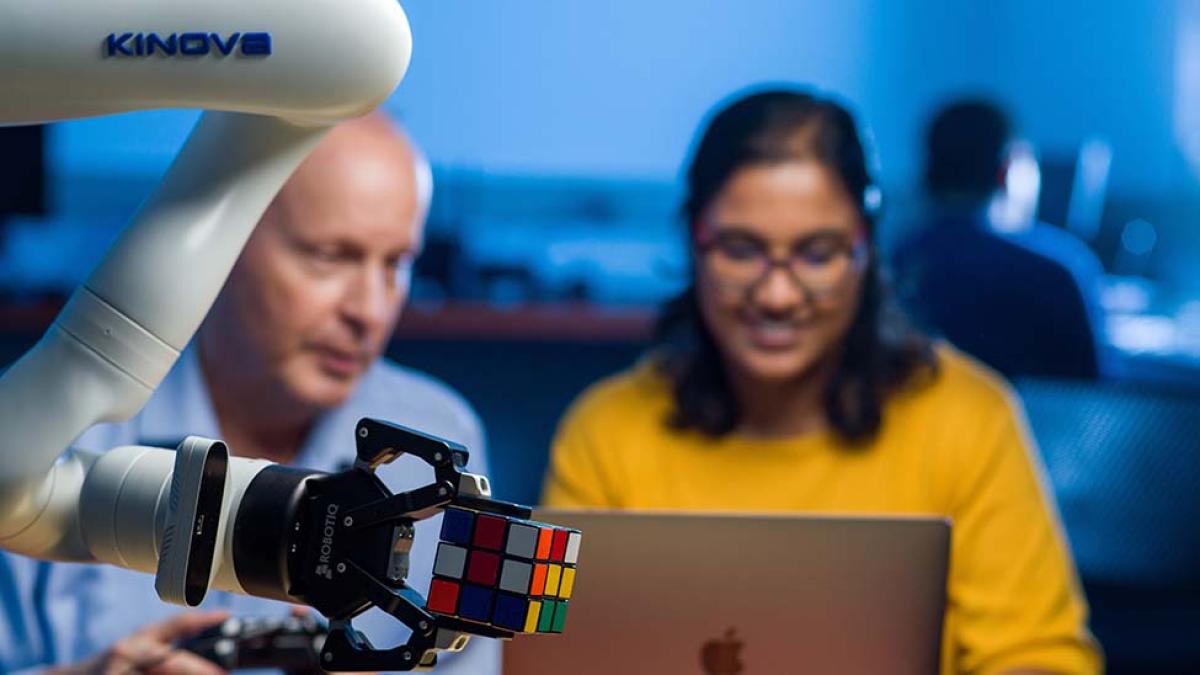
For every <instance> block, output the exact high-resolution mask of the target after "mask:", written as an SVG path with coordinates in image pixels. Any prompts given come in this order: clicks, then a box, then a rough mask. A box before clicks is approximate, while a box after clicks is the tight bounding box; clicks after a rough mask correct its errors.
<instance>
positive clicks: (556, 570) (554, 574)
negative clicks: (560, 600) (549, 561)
mask: <svg viewBox="0 0 1200 675" xmlns="http://www.w3.org/2000/svg"><path fill="white" fill-rule="evenodd" d="M562 571H563V568H562V565H550V568H549V569H547V570H546V595H547V596H548V597H551V598H553V597H555V596H556V595H558V583H559V581H560V580H561V579H562Z"/></svg>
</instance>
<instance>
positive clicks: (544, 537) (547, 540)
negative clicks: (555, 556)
mask: <svg viewBox="0 0 1200 675" xmlns="http://www.w3.org/2000/svg"><path fill="white" fill-rule="evenodd" d="M553 543H554V530H552V529H550V528H548V527H543V528H541V531H540V532H538V543H537V559H538V560H549V559H550V548H551V546H552V545H553Z"/></svg>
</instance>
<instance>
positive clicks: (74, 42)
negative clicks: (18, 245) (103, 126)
mask: <svg viewBox="0 0 1200 675" xmlns="http://www.w3.org/2000/svg"><path fill="white" fill-rule="evenodd" d="M248 37H250V38H252V39H250V40H249V41H248V40H247V38H248ZM253 38H257V39H256V40H255V39H253ZM410 48H411V40H410V33H409V28H408V23H407V20H406V18H405V16H404V13H403V11H402V10H401V9H400V7H399V5H398V4H396V2H395V0H307V1H301V0H255V1H254V2H246V1H244V0H207V1H206V2H193V1H189V0H113V1H110V2H105V3H95V2H91V1H89V0H73V1H62V0H59V1H53V2H47V1H46V0H10V1H8V2H5V3H3V4H0V91H2V93H3V95H2V96H0V124H9V125H11V124H22V123H33V122H44V121H49V120H59V119H67V118H73V117H86V116H90V115H98V114H106V113H115V112H123V111H129V110H139V109H146V108H165V107H189V108H204V109H207V110H212V111H224V112H209V113H206V114H205V115H204V116H203V117H202V118H201V120H200V122H199V124H198V125H197V128H196V129H195V131H194V132H193V133H192V135H191V137H190V138H189V140H188V142H187V144H186V145H185V147H184V148H183V150H182V152H181V153H180V155H179V157H178V158H177V159H176V160H175V162H174V164H173V165H172V167H171V169H170V170H169V171H168V173H167V175H166V177H165V178H164V180H163V182H162V184H161V185H160V186H159V188H158V189H157V190H156V191H155V193H154V194H153V195H152V196H151V197H150V198H149V200H148V201H147V202H146V203H145V204H144V205H143V207H142V209H141V211H140V213H139V214H138V215H137V217H136V218H135V219H134V221H133V222H132V223H131V224H130V225H129V226H128V227H127V228H126V230H125V231H124V233H123V234H122V235H121V237H120V238H119V239H118V241H117V242H116V244H115V245H114V246H113V247H112V249H111V250H110V251H109V252H108V254H107V255H106V256H105V257H104V259H103V260H102V261H101V263H100V264H99V266H98V267H97V268H96V269H95V270H94V271H93V272H92V274H91V276H90V277H89V278H88V280H87V282H86V283H85V284H84V285H83V286H82V287H81V288H79V289H78V290H77V291H76V292H75V294H74V295H73V296H72V298H71V300H70V302H69V303H68V304H67V306H66V307H65V308H64V310H63V311H62V313H61V314H60V315H59V317H58V319H57V321H55V323H54V325H53V326H52V327H51V329H50V330H49V331H48V332H47V334H46V335H45V336H44V337H43V339H42V340H41V341H40V342H39V343H38V344H37V346H35V347H34V348H33V349H32V350H31V351H30V352H29V353H28V354H26V355H25V356H24V357H23V358H22V359H21V360H20V361H18V362H17V363H16V364H15V365H14V366H13V367H12V368H11V369H10V370H9V371H8V372H7V373H6V374H5V375H4V377H3V379H0V430H3V435H2V437H0V546H3V547H4V548H6V549H8V550H12V551H17V552H21V553H25V554H28V555H33V556H37V557H53V558H63V559H87V558H90V557H92V552H91V551H90V550H89V549H88V548H87V546H86V545H85V544H86V542H85V541H84V540H83V538H82V536H81V533H80V532H79V531H78V526H77V523H78V520H77V517H76V513H75V505H74V504H72V497H73V494H78V490H79V487H80V485H79V480H80V479H81V478H82V476H83V474H84V471H82V469H83V468H85V465H86V464H87V463H88V462H90V461H91V460H90V459H86V458H82V457H79V456H75V457H72V458H69V459H67V460H66V461H65V462H62V463H59V456H60V455H62V454H63V451H64V449H65V448H67V446H68V445H69V444H70V443H71V442H72V441H73V440H74V439H75V438H76V437H77V436H78V435H79V434H81V433H82V432H83V431H84V430H86V429H87V428H88V427H90V426H91V425H93V424H95V423H97V422H102V421H111V420H120V419H125V418H128V417H129V416H131V415H132V414H134V413H135V412H137V410H139V409H140V408H141V406H142V405H143V404H144V403H145V401H146V399H147V398H148V397H149V395H150V393H151V392H152V391H153V390H154V388H155V387H157V386H158V384H159V382H161V380H162V378H163V377H164V376H165V375H166V373H167V371H168V370H169V369H170V367H171V365H172V364H173V363H174V362H175V359H176V358H177V356H178V354H179V351H180V350H181V349H182V348H183V347H184V346H185V345H186V343H187V342H188V340H189V339H190V338H191V336H192V334H193V333H194V332H195V331H196V329H197V327H198V326H199V324H200V322H201V320H202V319H203V317H204V315H205V314H206V313H207V312H208V309H209V308H210V306H211V305H212V303H213V301H214V299H215V298H216V295H217V293H218V292H219V291H220V288H221V286H222V284H223V283H224V281H225V278H226V277H227V276H228V274H229V271H230V269H231V268H232V266H233V264H234V261H235V260H236V259H237V256H238V254H239V252H240V251H241V249H242V246H243V245H244V244H245V241H246V239H247V238H248V237H249V235H250V232H251V230H252V229H253V227H254V225H255V223H257V221H258V219H259V217H260V216H261V215H262V213H263V211H264V210H265V209H266V207H267V205H268V204H269V202H270V200H271V199H272V198H273V197H274V195H275V194H276V192H278V190H279V189H280V187H281V186H282V185H283V183H284V181H285V180H286V179H287V178H288V176H289V175H290V174H291V173H292V171H293V170H294V169H295V168H296V166H297V165H299V163H300V162H301V161H302V160H303V158H304V157H305V156H306V154H307V153H308V152H309V150H311V149H312V147H313V146H314V145H315V144H316V143H317V141H318V140H319V139H320V138H321V136H322V134H323V133H324V131H325V129H326V128H327V125H329V124H332V123H335V122H337V121H339V120H342V119H346V118H349V117H353V116H356V115H361V114H364V113H366V112H368V111H369V110H371V109H372V108H373V107H375V106H376V105H378V104H379V103H380V102H381V101H383V100H384V99H385V98H386V97H387V96H388V95H389V94H390V93H391V91H392V90H393V89H394V88H395V87H396V85H397V84H399V82H400V80H401V78H402V77H403V75H404V72H405V69H406V68H407V65H408V59H409V54H410Z"/></svg>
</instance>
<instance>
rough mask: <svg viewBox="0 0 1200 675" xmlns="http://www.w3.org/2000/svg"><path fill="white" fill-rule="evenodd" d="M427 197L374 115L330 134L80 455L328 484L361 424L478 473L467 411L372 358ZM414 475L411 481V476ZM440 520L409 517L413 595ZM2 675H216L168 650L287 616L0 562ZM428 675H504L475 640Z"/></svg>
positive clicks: (420, 172) (422, 480) (476, 437)
mask: <svg viewBox="0 0 1200 675" xmlns="http://www.w3.org/2000/svg"><path fill="white" fill-rule="evenodd" d="M431 194H432V175H431V172H430V169H429V165H428V163H427V162H426V160H425V158H424V157H423V156H422V154H421V153H420V152H419V150H418V149H417V148H416V147H415V146H414V145H413V143H412V142H411V141H410V140H409V139H408V137H407V136H406V135H405V134H404V133H403V132H402V131H401V130H400V129H398V128H396V127H395V126H394V125H393V124H392V123H391V122H390V121H389V120H388V119H387V118H386V117H384V116H382V115H380V114H375V115H372V116H369V117H366V118H362V119H359V120H355V121H351V122H348V123H345V124H343V125H341V126H339V127H337V128H335V129H334V130H333V131H331V132H330V133H329V135H328V137H326V138H325V139H324V140H323V141H322V142H321V143H320V144H319V145H318V146H317V148H316V149H315V150H314V151H313V153H312V155H311V156H309V157H308V159H306V160H305V162H304V163H303V164H302V165H301V166H300V168H299V169H298V170H297V171H296V173H295V174H294V175H293V176H292V177H291V178H290V179H289V181H288V182H287V184H286V185H285V186H284V188H283V190H282V191H281V192H280V193H279V195H278V196H277V197H276V198H275V200H274V201H273V202H272V204H271V205H270V207H269V208H268V209H267V211H266V213H265V214H264V215H263V217H262V220H261V222H260V223H259V225H258V227H257V228H256V229H255V231H254V233H253V234H252V236H251V237H250V239H249V241H248V242H247V244H246V247H245V249H244V250H243V252H242V255H241V257H240V258H239V260H238V262H237V264H236V265H235V267H234V269H233V271H232V273H231V275H230V277H229V280H228V281H227V282H226V285H225V287H224V289H223V290H222V292H221V294H220V296H219V298H218V299H217V301H216V303H215V305H214V306H213V309H212V311H211V312H210V313H209V315H208V317H207V318H206V319H205V321H204V324H203V325H202V326H201V328H200V331H199V332H198V333H197V336H196V339H195V340H193V342H192V344H191V345H190V346H189V347H188V348H187V349H186V350H185V351H184V353H183V354H182V355H181V356H180V359H179V361H178V363H177V364H176V365H175V367H174V369H173V370H172V371H171V373H170V374H169V375H168V376H167V378H166V379H165V380H164V381H163V383H162V385H161V386H159V388H158V389H157V390H156V391H155V392H154V395H153V396H152V397H151V399H150V400H149V402H148V403H147V404H146V406H145V407H144V408H143V409H142V411H141V412H140V413H138V415H136V416H135V417H134V418H132V419H131V420H129V421H128V422H124V423H120V424H105V425H99V426H97V427H93V428H92V429H91V430H89V431H88V432H87V433H85V434H84V435H83V436H82V437H81V438H80V439H79V440H78V441H77V443H76V445H77V446H78V447H81V448H85V449H90V450H98V451H103V450H107V449H109V448H113V447H117V446H121V445H130V444H137V445H150V446H158V447H175V446H176V445H177V444H178V443H179V442H180V441H181V440H182V439H183V438H184V437H185V436H188V435H200V436H206V437H211V438H220V439H223V440H224V441H225V442H226V443H227V444H228V446H229V448H230V451H231V452H232V453H233V454H235V455H237V456H240V457H250V458H260V459H267V460H270V461H274V462H279V463H286V464H296V465H300V466H305V467H309V468H313V469H319V470H324V471H340V470H343V469H345V468H347V467H348V466H349V465H350V464H352V463H353V461H354V457H355V454H354V453H355V445H354V438H353V433H354V429H355V426H356V424H357V422H358V420H359V419H360V418H362V417H364V416H371V417H379V418H382V419H386V420H389V421H394V422H397V423H400V424H403V425H406V426H410V427H413V428H416V429H420V430H422V431H424V432H427V433H430V434H434V435H437V436H441V437H444V438H448V439H451V440H454V441H457V442H459V443H462V444H463V445H465V446H467V447H468V449H469V450H470V451H471V462H470V467H469V469H470V470H471V471H473V472H475V473H486V472H487V465H486V457H485V454H484V436H483V430H482V428H481V426H480V423H479V420H478V418H477V417H476V415H475V413H474V412H473V411H472V409H471V408H470V406H469V405H468V404H467V403H466V402H465V401H464V400H463V399H462V398H461V397H460V396H459V395H458V394H457V393H455V392H454V391H452V390H450V389H449V388H448V387H446V386H445V385H443V384H442V383H440V382H437V381H435V380H433V379H432V378H430V377H428V376H426V375H423V374H421V373H417V372H415V371H411V370H408V369H404V368H401V367H399V366H396V365H394V364H391V363H389V362H387V361H385V360H383V359H382V358H381V355H382V354H383V352H384V349H385V347H386V346H387V342H388V339H389V337H390V335H391V333H392V329H393V328H394V326H395V324H396V321H397V319H398V317H399V315H400V312H401V309H402V307H403V305H404V301H405V299H406V297H407V294H408V289H409V282H410V275H411V270H412V264H413V260H414V258H415V257H416V256H417V254H418V253H419V252H420V250H421V246H422V241H423V229H424V222H425V216H426V213H427V211H428V207H429V201H430V197H431ZM413 469H416V470H413ZM379 474H380V476H381V478H382V479H383V480H384V482H385V483H386V484H387V485H388V486H389V487H390V488H392V489H393V490H395V491H399V490H402V489H412V488H415V487H419V486H421V485H424V484H427V483H428V482H429V480H430V479H431V478H432V472H430V471H429V469H428V468H427V467H425V466H424V465H420V464H417V463H413V464H409V463H406V462H405V460H404V459H403V458H402V459H401V460H398V461H397V462H396V463H394V464H391V465H386V466H384V467H381V468H380V470H379ZM439 523H440V518H437V517H435V518H433V519H429V520H425V521H421V522H420V523H418V525H417V536H416V540H415V542H414V547H413V550H412V563H411V570H412V573H411V574H410V575H409V579H408V580H409V583H410V585H411V586H412V587H414V588H416V589H417V590H418V591H421V592H423V593H424V592H426V591H427V590H428V585H429V579H430V572H431V570H432V567H433V554H434V550H435V548H434V547H435V546H436V540H437V539H438V536H437V535H438V527H439ZM0 600H3V602H4V607H5V614H6V623H7V625H6V626H5V627H4V629H3V630H0V671H3V672H12V671H14V670H18V669H22V668H30V669H37V670H39V671H40V670H41V668H42V667H45V666H53V668H52V669H51V670H52V672H60V673H114V672H121V673H124V672H153V673H155V674H156V675H172V674H174V673H206V674H211V673H219V672H220V670H219V669H218V668H216V667H215V666H214V665H212V664H210V663H208V662H206V661H203V660H201V659H200V658H199V657H196V656H194V655H192V654H190V653H187V652H186V651H184V650H181V649H178V644H179V642H180V641H182V640H185V639H187V638H188V637H190V636H192V635H194V634H195V633H197V632H198V631H200V630H202V629H204V628H207V627H209V626H212V625H215V624H216V623H218V622H220V621H222V620H223V619H224V618H226V617H228V616H246V617H258V616H268V615H285V614H287V613H288V612H289V611H290V608H289V606H288V605H286V604H283V603H279V602H275V601H271V600H265V599H261V598H253V597H248V596H241V595H233V594H229V593H225V592H218V591H213V592H211V593H209V594H208V596H207V597H206V599H205V601H204V603H203V604H202V605H201V607H200V609H201V610H203V611H195V612H181V611H180V608H178V607H175V606H172V605H167V604H164V603H163V602H161V601H160V600H159V599H158V597H157V595H156V593H155V591H154V578H153V577H152V576H150V575H146V574H141V573H138V572H133V571H129V570H124V569H119V568H116V567H111V566H107V565H84V564H65V563H55V564H51V563H39V562H36V561H30V560H27V559H23V558H18V557H16V556H5V557H4V558H3V559H0ZM355 624H356V627H358V628H360V629H361V630H363V631H364V632H365V633H366V634H367V635H368V637H370V638H371V639H372V641H373V642H374V644H376V645H377V646H383V647H387V646H392V645H395V644H397V643H399V642H402V641H403V640H405V639H407V629H405V628H403V627H402V626H401V625H400V624H399V623H398V622H396V621H395V619H393V618H391V617H389V616H387V615H385V614H383V613H382V612H381V611H379V610H372V611H371V612H368V613H367V614H365V615H363V616H362V617H359V618H357V619H356V620H355ZM440 661H441V665H439V667H438V672H440V673H459V674H462V673H472V674H483V675H488V674H494V673H497V672H499V645H498V644H497V643H496V642H494V641H492V640H482V639H476V640H473V641H472V642H471V643H470V644H469V645H468V647H467V648H466V650H465V651H464V652H463V653H461V654H449V655H443V656H442V657H440Z"/></svg>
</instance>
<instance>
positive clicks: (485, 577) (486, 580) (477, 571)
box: [467, 551, 500, 587]
mask: <svg viewBox="0 0 1200 675" xmlns="http://www.w3.org/2000/svg"><path fill="white" fill-rule="evenodd" d="M499 575H500V556H498V555H496V554H495V553H489V552H488V551H471V557H470V558H468V559H467V581H470V582H471V583H473V584H479V585H480V586H488V587H491V586H495V585H496V578H497V577H498V576H499Z"/></svg>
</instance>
